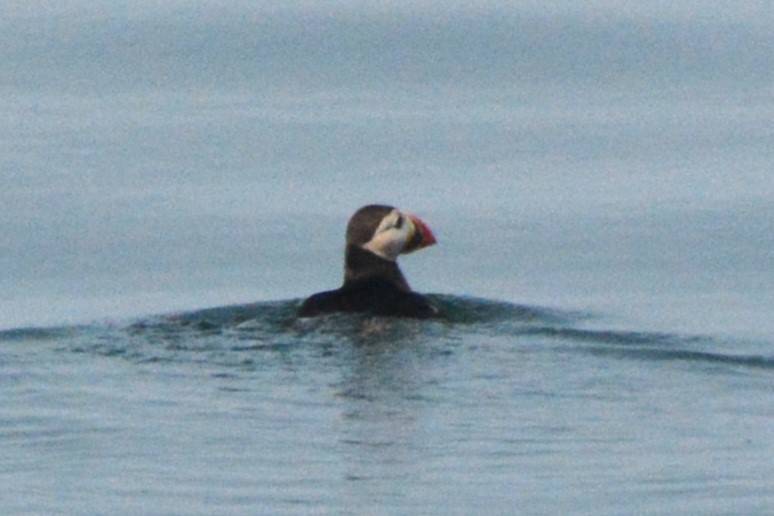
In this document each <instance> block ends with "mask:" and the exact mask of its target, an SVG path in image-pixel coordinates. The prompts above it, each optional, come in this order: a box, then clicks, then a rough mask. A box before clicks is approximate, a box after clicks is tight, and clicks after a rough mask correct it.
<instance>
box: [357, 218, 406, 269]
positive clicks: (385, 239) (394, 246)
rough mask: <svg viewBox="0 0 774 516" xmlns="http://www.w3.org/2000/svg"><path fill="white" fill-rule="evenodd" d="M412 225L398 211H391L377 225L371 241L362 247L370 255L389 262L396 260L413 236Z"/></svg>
mask: <svg viewBox="0 0 774 516" xmlns="http://www.w3.org/2000/svg"><path fill="white" fill-rule="evenodd" d="M414 231H416V228H415V227H414V223H413V222H412V221H411V219H410V218H409V217H407V216H405V215H404V214H402V213H401V212H400V211H398V210H392V211H391V212H390V213H389V214H388V215H387V216H386V217H384V218H383V219H382V221H381V222H380V223H379V227H377V228H376V231H374V236H373V237H371V240H369V241H368V242H366V244H365V245H363V248H364V249H368V250H369V251H371V252H372V253H374V254H376V255H379V256H381V257H382V258H384V259H386V260H390V261H393V262H394V261H395V260H397V259H398V255H399V254H400V253H401V252H403V249H404V248H405V247H406V244H407V243H408V242H410V241H411V237H413V236H414Z"/></svg>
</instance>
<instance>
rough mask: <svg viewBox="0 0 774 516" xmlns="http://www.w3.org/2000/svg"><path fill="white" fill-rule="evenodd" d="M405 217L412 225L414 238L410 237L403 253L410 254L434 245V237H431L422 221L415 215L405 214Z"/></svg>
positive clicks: (430, 232) (431, 234) (429, 231)
mask: <svg viewBox="0 0 774 516" xmlns="http://www.w3.org/2000/svg"><path fill="white" fill-rule="evenodd" d="M406 216H407V217H408V218H409V219H410V220H411V222H412V223H413V224H414V236H412V237H411V240H410V241H409V243H408V244H407V245H406V248H405V249H403V252H404V253H410V252H412V251H416V250H418V249H423V248H425V247H428V246H431V245H433V244H435V235H433V232H432V231H431V230H430V228H429V227H427V224H425V222H424V221H423V220H422V219H420V218H419V217H417V216H416V215H409V214H407V215H406Z"/></svg>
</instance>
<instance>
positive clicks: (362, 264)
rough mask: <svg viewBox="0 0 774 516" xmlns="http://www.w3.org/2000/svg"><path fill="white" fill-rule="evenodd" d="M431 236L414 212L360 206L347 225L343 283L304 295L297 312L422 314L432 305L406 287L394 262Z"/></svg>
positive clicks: (431, 309) (431, 310)
mask: <svg viewBox="0 0 774 516" xmlns="http://www.w3.org/2000/svg"><path fill="white" fill-rule="evenodd" d="M434 243H435V236H434V235H433V233H432V231H430V229H429V228H428V227H427V225H426V224H425V223H424V222H423V221H422V220H420V219H419V218H418V217H416V216H414V215H410V214H406V213H403V212H401V211H400V210H398V209H396V208H394V207H392V206H385V205H376V204H372V205H368V206H364V207H362V208H360V209H359V210H358V211H357V212H355V214H354V215H353V216H352V217H351V218H350V220H349V223H348V224H347V232H346V246H345V251H344V284H343V285H342V286H341V287H340V288H338V289H336V290H328V291H325V292H319V293H317V294H314V295H312V296H311V297H309V298H308V299H306V300H305V301H304V302H303V304H302V305H301V308H300V310H299V315H300V316H301V317H314V316H317V315H322V314H326V313H332V312H365V313H372V314H374V315H383V316H401V317H418V318H427V317H434V316H437V315H438V310H437V309H436V308H435V307H434V306H433V305H432V304H431V303H430V302H429V301H428V300H427V298H425V297H424V296H422V295H420V294H417V293H415V292H413V291H412V290H411V288H410V287H409V284H408V282H407V281H406V278H405V277H404V276H403V273H402V272H401V270H400V268H399V267H398V264H397V261H396V260H397V257H398V255H399V254H405V253H409V252H413V251H415V250H418V249H422V248H424V247H427V246H430V245H433V244H434Z"/></svg>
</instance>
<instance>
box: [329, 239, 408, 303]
mask: <svg viewBox="0 0 774 516" xmlns="http://www.w3.org/2000/svg"><path fill="white" fill-rule="evenodd" d="M371 280H377V281H383V282H386V283H389V284H392V285H394V286H395V287H396V288H397V289H398V290H403V291H405V292H411V287H409V284H408V282H407V281H406V278H405V277H404V276H403V273H402V272H401V270H400V268H399V267H398V264H397V262H393V261H390V260H387V259H385V258H382V257H381V256H378V255H376V254H374V253H372V252H371V251H368V250H367V249H363V248H362V247H359V246H357V245H353V244H347V247H346V249H345V251H344V285H343V288H347V287H351V286H354V285H355V284H361V283H363V282H365V281H371Z"/></svg>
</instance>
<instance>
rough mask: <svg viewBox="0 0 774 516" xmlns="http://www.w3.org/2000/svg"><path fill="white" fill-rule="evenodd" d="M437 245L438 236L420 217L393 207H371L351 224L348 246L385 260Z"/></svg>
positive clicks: (351, 221)
mask: <svg viewBox="0 0 774 516" xmlns="http://www.w3.org/2000/svg"><path fill="white" fill-rule="evenodd" d="M434 243H435V235H433V232H432V231H430V228H429V227H427V224H425V223H424V222H423V221H422V220H421V219H420V218H419V217H417V216H416V215H412V214H410V213H406V212H404V211H401V210H399V209H398V208H395V207H393V206H385V205H382V204H369V205H368V206H363V207H362V208H360V209H359V210H357V211H356V212H355V214H354V215H352V217H351V218H350V219H349V223H348V224H347V244H348V245H354V246H358V247H360V248H363V249H366V250H368V251H370V252H372V253H374V254H376V255H377V256H381V257H382V258H384V259H385V260H390V261H393V262H394V261H395V260H397V259H398V255H400V254H406V253H411V252H413V251H417V250H419V249H422V248H425V247H427V246H430V245H433V244H434Z"/></svg>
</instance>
